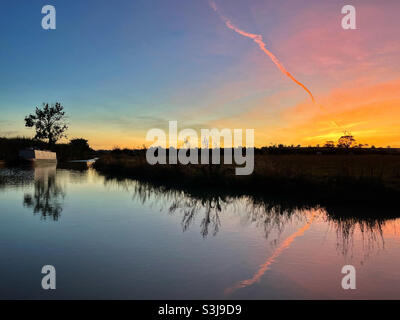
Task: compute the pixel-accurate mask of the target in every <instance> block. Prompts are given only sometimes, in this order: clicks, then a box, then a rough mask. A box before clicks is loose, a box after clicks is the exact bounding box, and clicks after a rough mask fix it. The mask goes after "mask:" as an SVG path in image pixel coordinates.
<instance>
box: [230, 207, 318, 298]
mask: <svg viewBox="0 0 400 320" xmlns="http://www.w3.org/2000/svg"><path fill="white" fill-rule="evenodd" d="M316 215H317V212H315V211H314V212H313V213H312V215H311V218H310V220H309V221H308V222H307V223H306V224H305V225H304V226H303V227H301V228H300V229H299V230H297V231H296V232H295V233H293V234H292V235H291V236H289V237H288V238H286V239H285V241H283V242H282V244H281V245H280V246H279V247H278V248H277V249H275V251H274V252H273V254H272V256H270V257H269V258H268V259H267V260H266V261H265V262H264V264H263V265H261V266H260V268H259V269H258V271H257V272H256V273H255V274H254V275H253V277H252V278H250V279H246V280H243V281H240V282H238V283H237V284H236V285H234V286H232V287H229V288H227V289H226V290H225V294H231V293H232V292H234V291H236V290H237V289H240V288H244V287H248V286H251V285H252V284H254V283H255V282H257V281H259V280H260V279H261V277H262V276H263V274H264V273H265V271H267V270H268V269H269V267H270V265H271V264H272V263H274V262H275V259H276V258H278V256H280V254H281V253H282V252H283V251H284V250H285V249H287V248H289V246H290V245H291V244H292V242H293V241H294V240H295V239H296V238H297V237H300V236H302V235H303V234H304V232H306V231H307V230H308V229H309V228H310V226H311V224H312V222H313V221H314V218H315V216H316Z"/></svg>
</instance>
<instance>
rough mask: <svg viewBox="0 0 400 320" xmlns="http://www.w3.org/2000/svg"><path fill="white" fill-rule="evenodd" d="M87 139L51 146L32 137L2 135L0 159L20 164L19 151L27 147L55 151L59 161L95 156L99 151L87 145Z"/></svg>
mask: <svg viewBox="0 0 400 320" xmlns="http://www.w3.org/2000/svg"><path fill="white" fill-rule="evenodd" d="M85 141H86V140H83V139H73V140H72V141H71V142H70V143H57V144H54V145H52V146H49V145H48V143H45V142H43V141H39V140H35V139H30V138H24V137H16V138H3V137H0V159H2V160H0V161H4V162H5V163H6V164H18V162H19V151H20V150H23V149H26V148H34V149H38V150H50V151H52V152H55V153H56V154H57V160H58V161H70V160H77V159H92V158H95V157H96V156H97V152H96V151H94V150H92V149H91V148H90V147H89V145H86V144H85ZM76 142H78V143H76ZM86 142H87V141H86Z"/></svg>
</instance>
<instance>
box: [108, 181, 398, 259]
mask: <svg viewBox="0 0 400 320" xmlns="http://www.w3.org/2000/svg"><path fill="white" fill-rule="evenodd" d="M105 184H106V185H112V184H115V185H118V186H119V187H123V188H124V189H125V190H129V191H130V192H132V193H133V199H134V200H135V201H139V202H140V203H141V204H143V205H144V204H149V205H150V206H152V207H154V206H158V207H159V208H160V210H167V211H168V212H169V213H170V214H177V213H180V214H182V219H181V226H182V231H183V232H185V231H187V230H188V229H189V227H190V226H191V225H192V224H193V223H194V221H195V220H196V217H197V216H199V215H200V219H201V220H200V221H201V222H200V234H201V236H202V237H207V236H208V235H210V234H211V235H212V236H215V235H217V233H218V231H219V230H220V229H221V227H222V225H221V214H223V213H224V212H228V211H229V212H234V213H236V214H238V215H241V217H242V219H243V223H247V224H255V225H256V226H257V227H258V228H261V229H262V230H263V233H264V235H265V237H266V238H268V237H269V235H270V234H271V233H272V231H276V232H278V234H280V233H282V232H283V231H284V229H285V226H286V225H288V224H289V223H290V222H292V221H293V220H294V219H295V220H296V221H297V222H302V221H303V222H307V221H308V220H309V216H310V214H311V213H312V212H319V214H318V217H316V218H315V219H317V220H319V221H321V222H327V224H328V225H329V226H330V227H331V228H334V229H335V232H336V235H337V239H338V241H337V249H338V250H339V251H340V252H341V253H342V254H343V255H347V254H348V253H349V252H350V251H351V248H352V244H353V240H354V235H355V234H356V233H357V234H360V235H361V237H362V240H363V246H364V248H365V249H366V250H368V249H374V248H384V238H383V232H382V228H383V227H384V226H385V225H387V224H390V223H391V221H392V219H395V218H397V217H399V216H400V215H399V214H398V213H397V211H396V209H393V208H390V207H389V208H388V207H385V208H382V207H375V208H374V207H368V208H365V207H363V206H361V205H360V204H357V205H356V206H354V205H351V204H346V205H344V206H341V205H332V204H330V205H326V206H324V205H321V204H318V203H313V202H307V201H306V200H299V199H294V200H290V199H277V198H270V197H267V196H264V195H236V194H234V193H229V192H224V191H221V190H206V191H204V190H200V189H196V188H193V189H178V188H175V187H167V186H165V185H155V184H152V183H147V182H138V181H132V180H127V179H116V178H107V177H106V179H105ZM276 245H277V244H276Z"/></svg>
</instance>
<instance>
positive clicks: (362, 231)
mask: <svg viewBox="0 0 400 320" xmlns="http://www.w3.org/2000/svg"><path fill="white" fill-rule="evenodd" d="M327 219H328V221H329V223H330V224H331V226H332V227H333V228H334V229H335V230H336V236H337V237H336V238H337V245H336V249H337V250H338V251H339V252H340V253H341V254H343V255H344V256H348V255H349V253H350V255H351V256H352V254H353V249H354V245H355V243H354V242H355V239H356V237H357V236H358V235H359V236H360V238H361V239H360V240H361V244H362V250H363V252H364V253H365V257H367V256H368V255H369V254H370V253H371V252H372V251H373V250H375V249H384V247H385V239H384V236H383V231H382V227H383V226H384V225H385V224H386V223H387V221H388V220H384V219H380V218H368V217H367V218H361V217H333V216H330V215H327ZM389 221H390V220H389Z"/></svg>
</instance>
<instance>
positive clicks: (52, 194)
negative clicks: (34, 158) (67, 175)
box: [23, 164, 65, 221]
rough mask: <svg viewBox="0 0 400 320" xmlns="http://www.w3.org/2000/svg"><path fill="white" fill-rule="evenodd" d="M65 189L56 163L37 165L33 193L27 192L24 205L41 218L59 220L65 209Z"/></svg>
mask: <svg viewBox="0 0 400 320" xmlns="http://www.w3.org/2000/svg"><path fill="white" fill-rule="evenodd" d="M64 197H65V191H64V188H63V186H62V185H61V184H60V183H59V182H58V181H57V175H56V165H55V164H54V165H48V166H35V168H34V187H33V193H25V195H24V199H23V205H24V206H25V207H27V208H31V209H33V213H34V214H35V215H36V214H40V217H41V219H43V220H46V219H47V218H50V219H52V220H54V221H57V220H58V219H59V218H60V215H61V212H62V211H63V202H64Z"/></svg>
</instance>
